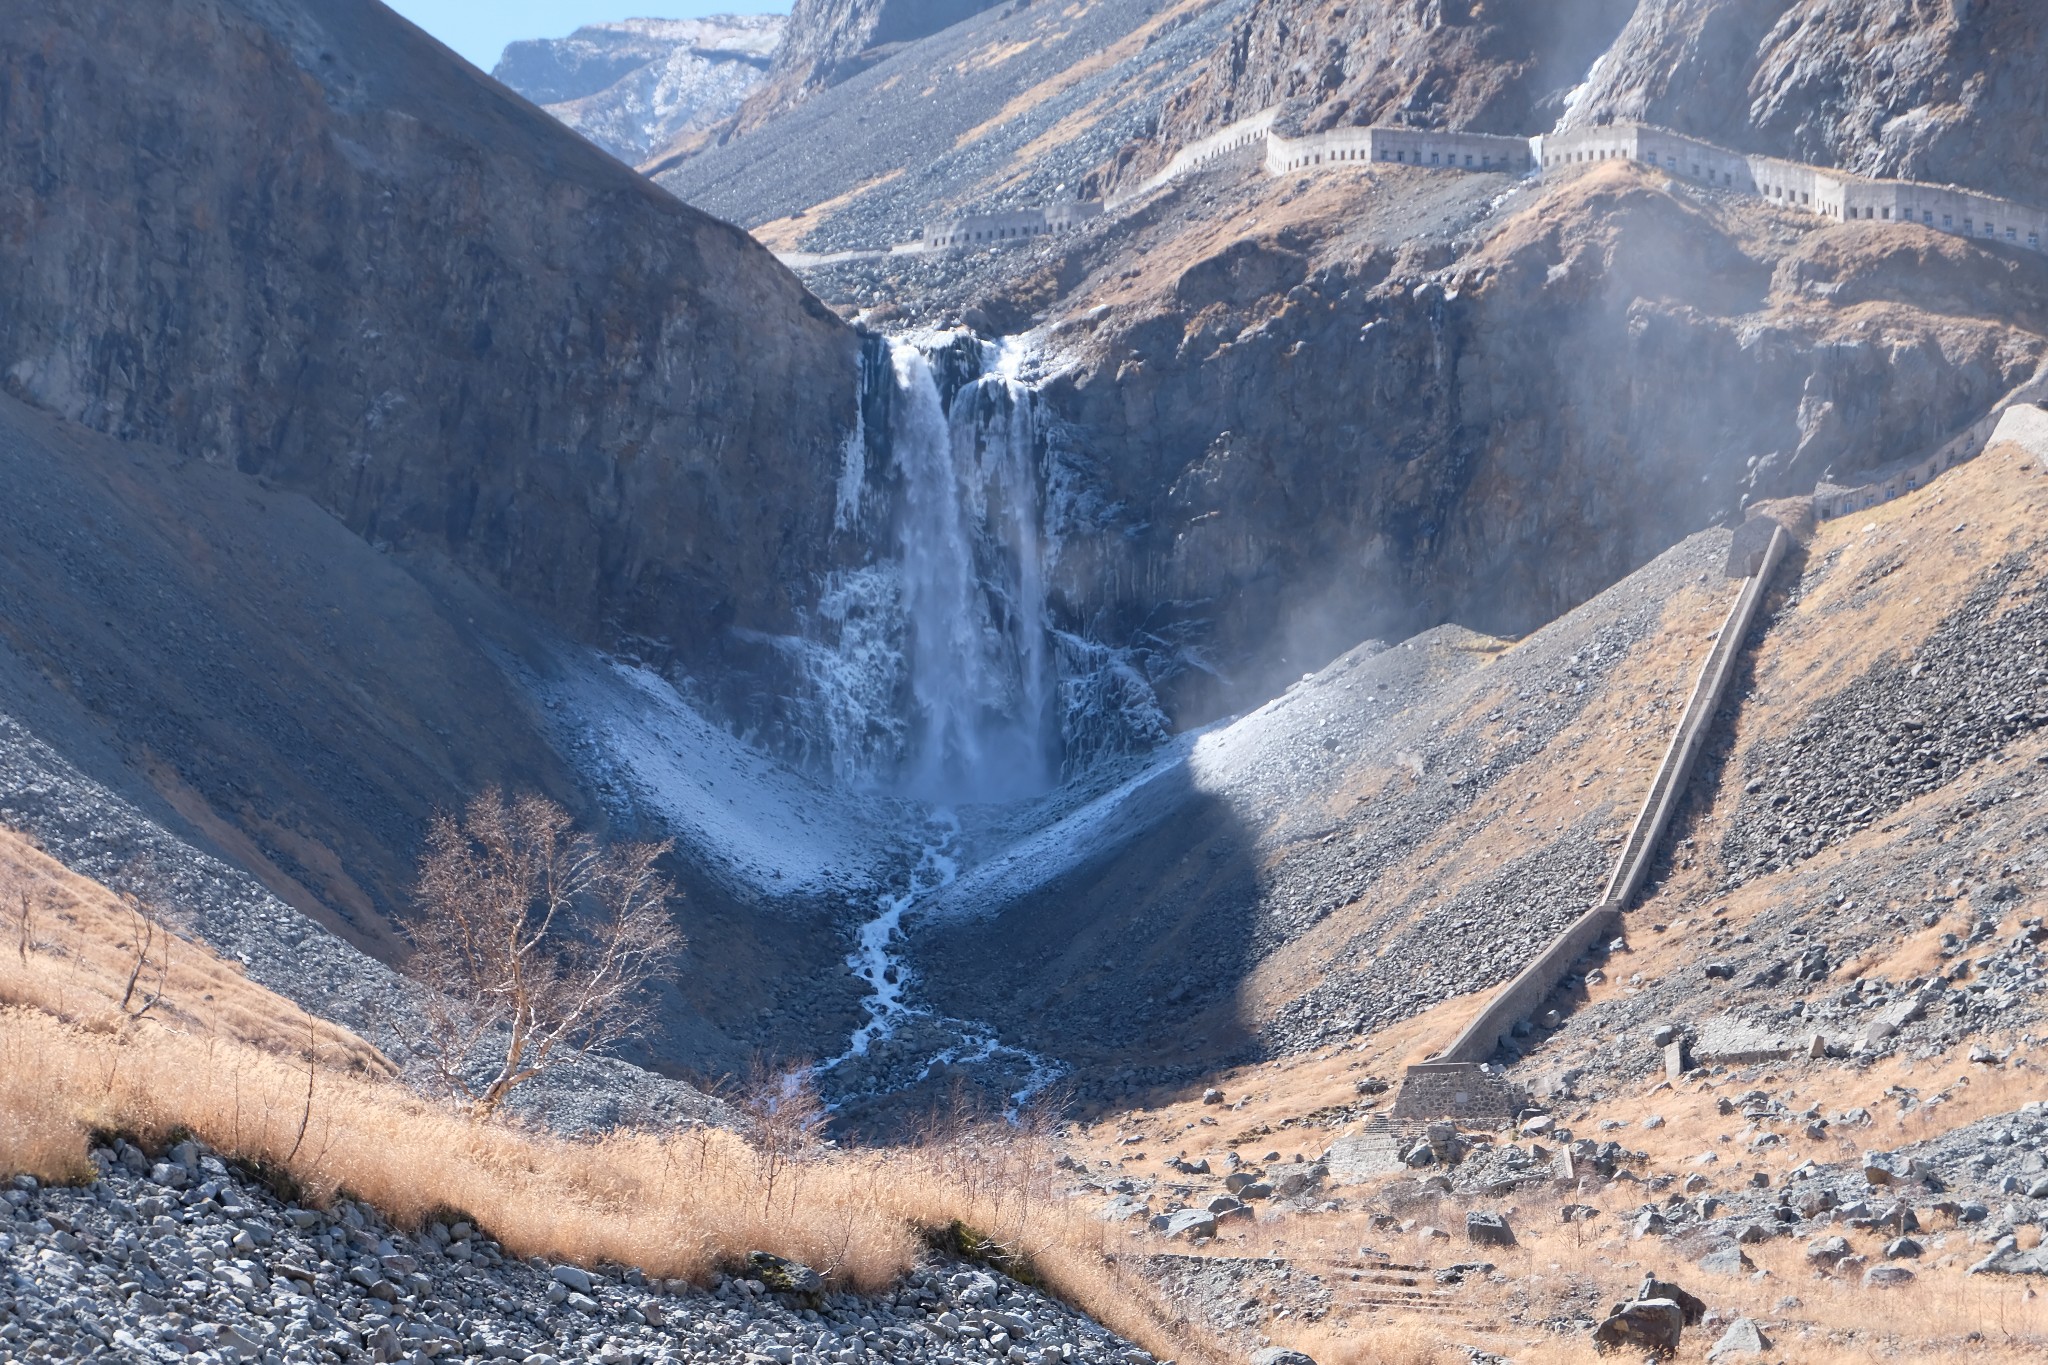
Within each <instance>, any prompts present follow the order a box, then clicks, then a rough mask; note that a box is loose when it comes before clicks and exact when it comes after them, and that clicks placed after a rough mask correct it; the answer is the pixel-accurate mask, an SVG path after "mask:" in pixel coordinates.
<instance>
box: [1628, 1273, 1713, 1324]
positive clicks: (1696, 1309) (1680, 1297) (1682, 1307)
mask: <svg viewBox="0 0 2048 1365" xmlns="http://www.w3.org/2000/svg"><path fill="white" fill-rule="evenodd" d="M1650 1299H1669V1300H1670V1301H1671V1302H1673V1303H1675V1304H1677V1305H1678V1309H1679V1312H1681V1313H1683V1314H1684V1315H1685V1325H1686V1326H1688V1327H1691V1326H1693V1325H1694V1324H1695V1323H1697V1322H1698V1321H1699V1320H1700V1319H1701V1318H1703V1317H1705V1316H1706V1315H1707V1305H1706V1304H1705V1302H1703V1301H1702V1300H1700V1299H1698V1298H1696V1297H1694V1296H1693V1295H1691V1294H1688V1293H1686V1292H1685V1291H1684V1290H1683V1289H1680V1288H1679V1287H1678V1286H1677V1285H1675V1284H1673V1283H1672V1282H1671V1281H1669V1280H1660V1279H1658V1278H1657V1277H1656V1276H1654V1275H1645V1276H1643V1283H1642V1287H1641V1288H1640V1289H1638V1290H1636V1301H1637V1302H1638V1303H1642V1302H1646V1301H1647V1300H1650Z"/></svg>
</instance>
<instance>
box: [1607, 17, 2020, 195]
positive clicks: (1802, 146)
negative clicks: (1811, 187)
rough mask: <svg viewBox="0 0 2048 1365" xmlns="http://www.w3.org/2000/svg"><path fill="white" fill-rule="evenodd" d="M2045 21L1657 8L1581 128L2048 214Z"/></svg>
mask: <svg viewBox="0 0 2048 1365" xmlns="http://www.w3.org/2000/svg"><path fill="white" fill-rule="evenodd" d="M2041 19H2042V15H2041V11H2040V7H2039V6H2038V5H2035V4H2033V3H2030V0H1875V2H1873V0H1643V3H1642V4H1641V5H1639V6H1638V7H1637V10H1636V13H1635V15H1634V16H1633V17H1632V18H1631V19H1630V20H1629V22H1628V25H1627V26H1626V27H1625V28H1624V29H1623V30H1622V32H1621V35H1620V37H1619V39H1618V41H1617V42H1616V43H1615V45H1614V48H1613V50H1612V51H1611V52H1610V53H1609V54H1608V56H1607V58H1606V59H1605V60H1604V61H1602V62H1601V64H1600V67H1599V69H1598V70H1597V71H1595V72H1594V74H1593V76H1592V78H1591V80H1590V82H1589V84H1588V88H1587V90H1586V92H1585V96H1584V98H1583V99H1582V100H1580V101H1579V102H1578V104H1577V105H1576V107H1575V108H1574V110H1573V115H1572V117H1573V121H1574V122H1578V121H1587V120H1598V121H1607V120H1615V119H1635V120H1641V121H1644V122H1649V123H1659V124H1664V125H1666V126H1668V127H1672V128H1676V129H1678V130H1680V131H1681V132H1690V133H1695V134H1698V135H1700V136H1703V137H1707V138H1712V139H1715V140H1717V141H1721V142H1725V143H1727V144H1729V145H1731V146H1736V147H1740V148H1743V149H1744V150H1747V151H1758V152H1773V153H1777V154H1779V155H1782V156H1789V157H1794V158H1797V159H1799V160H1802V161H1813V162H1818V163H1820V164H1822V165H1831V166H1842V167H1845V168H1847V169H1850V170H1854V171H1859V172H1862V173H1864V174H1867V175H1890V176H1903V177H1906V178H1909V179H1916V180H1933V181H1938V182H1948V183H1953V184H1960V185H1968V186H1970V187H1972V188H1974V189H1981V190H1985V191H1988V192H1989V193H1992V194H2000V195H2005V196H2007V197H2009V198H2013V199H2018V200H2021V201H2023V202H2027V203H2040V202H2041V201H2042V200H2043V199H2044V198H2048V95H2044V94H2043V87H2042V83H2041V71H2042V69H2043V67H2044V64H2048V37H2044V34H2043V31H2042V23H2041Z"/></svg>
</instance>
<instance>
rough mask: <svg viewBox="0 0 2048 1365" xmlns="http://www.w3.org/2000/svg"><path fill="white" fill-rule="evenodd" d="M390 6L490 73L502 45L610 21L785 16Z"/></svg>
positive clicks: (621, 2) (628, 0) (665, 8)
mask: <svg viewBox="0 0 2048 1365" xmlns="http://www.w3.org/2000/svg"><path fill="white" fill-rule="evenodd" d="M385 3H387V4H389V5H390V6H391V8H393V9H395V10H397V11H398V12H399V13H400V14H403V15H404V16H405V17H406V18H408V19H410V20H412V21H413V22H414V23H415V24H418V25H419V26H420V27H421V28H423V29H425V30H426V31H427V32H429V33H431V34H433V35H434V36H435V37H436V38H439V39H440V40H441V41H442V42H444V43H446V44H448V46H450V47H452V48H454V49H455V50H456V51H457V52H460V53H461V54H462V55H463V56H465V57H467V58H469V60H470V61H471V62H473V63H475V64H476V65H478V66H480V67H482V68H483V69H484V70H486V71H489V70H490V69H491V68H492V67H494V66H496V65H497V64H498V54H499V53H501V52H503V51H504V50H505V44H507V43H509V42H512V41H514V40H515V39H519V38H560V37H563V36H565V35H566V34H568V33H569V32H571V31H572V30H574V29H577V28H580V27H581V26H582V25H584V24H599V23H605V22H607V21H609V20H613V19H638V18H644V17H647V16H649V15H653V16H655V17H658V18H662V19H694V18H696V17H697V16H699V15H704V14H767V13H770V12H776V13H787V12H788V10H789V4H788V2H787V0H385Z"/></svg>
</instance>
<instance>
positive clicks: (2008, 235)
mask: <svg viewBox="0 0 2048 1365" xmlns="http://www.w3.org/2000/svg"><path fill="white" fill-rule="evenodd" d="M2005 240H2006V241H2008V242H2016V241H2018V240H2019V234H2018V233H2017V232H2015V231H2014V230H2013V229H2012V228H2007V229H2006V230H2005Z"/></svg>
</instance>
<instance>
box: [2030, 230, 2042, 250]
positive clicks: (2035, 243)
mask: <svg viewBox="0 0 2048 1365" xmlns="http://www.w3.org/2000/svg"><path fill="white" fill-rule="evenodd" d="M2027 245H2028V246H2030V247H2032V248H2034V250H2036V251H2039V250H2040V249H2041V234H2040V233H2038V232H2030V233H2028V234H2027Z"/></svg>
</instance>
